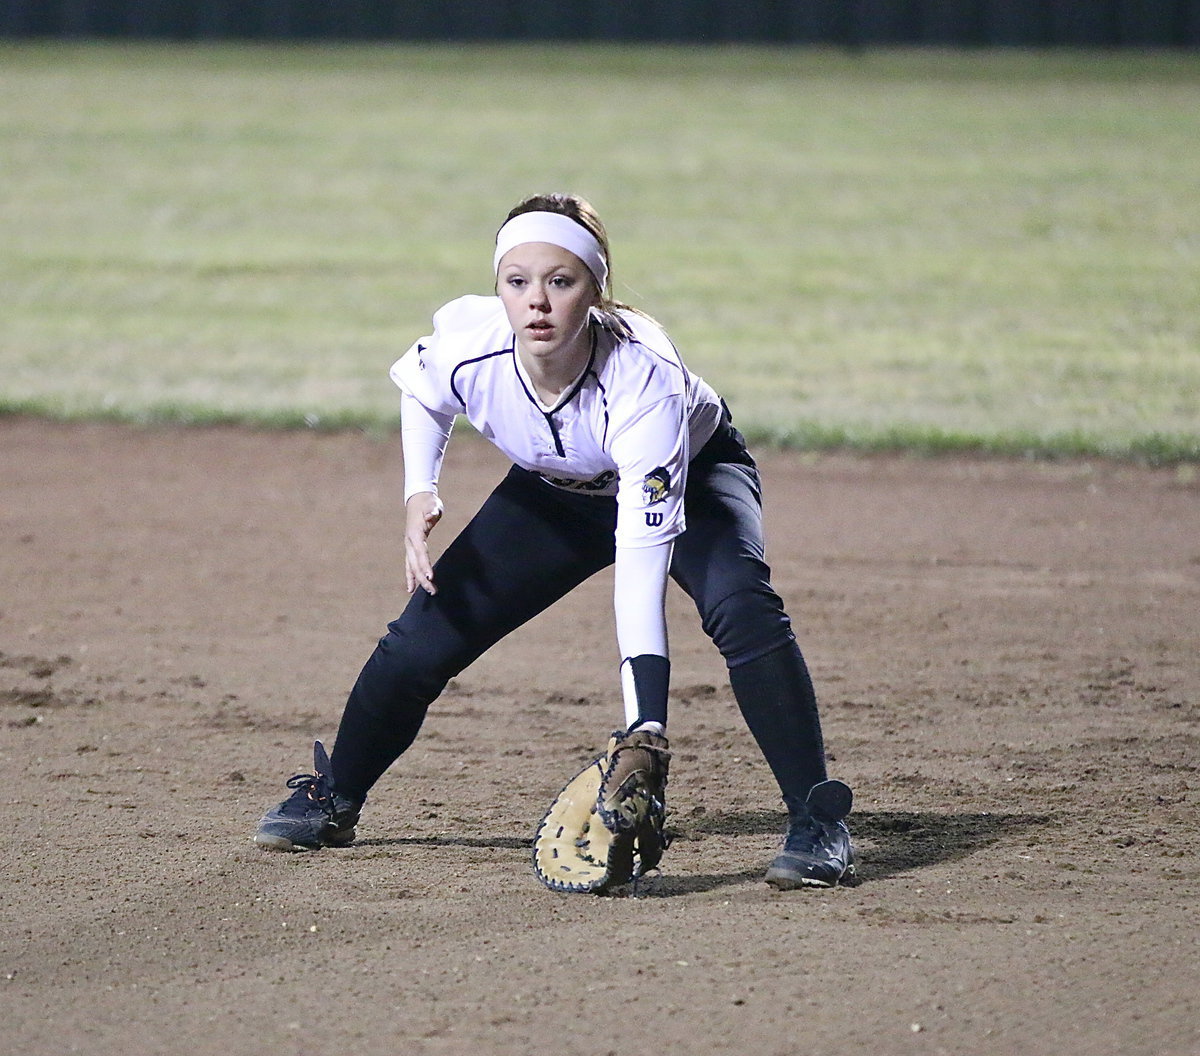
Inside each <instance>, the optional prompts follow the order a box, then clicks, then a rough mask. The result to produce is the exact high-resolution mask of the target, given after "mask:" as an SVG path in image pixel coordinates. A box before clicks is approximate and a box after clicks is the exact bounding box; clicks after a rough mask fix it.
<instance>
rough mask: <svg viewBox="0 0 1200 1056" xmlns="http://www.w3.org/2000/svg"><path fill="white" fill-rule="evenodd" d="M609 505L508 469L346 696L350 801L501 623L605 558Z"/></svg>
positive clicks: (507, 624) (545, 603)
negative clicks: (432, 587)
mask: <svg viewBox="0 0 1200 1056" xmlns="http://www.w3.org/2000/svg"><path fill="white" fill-rule="evenodd" d="M615 509H616V507H615V503H614V502H613V501H612V500H611V499H607V500H606V499H604V498H597V497H595V496H587V495H576V494H572V493H567V492H563V491H559V490H557V489H555V488H552V487H550V486H549V485H547V484H545V483H544V482H542V481H541V480H539V479H537V478H536V477H534V476H533V475H532V474H529V473H526V472H524V471H522V470H516V469H514V470H513V471H511V472H510V473H509V474H508V476H507V477H505V479H504V480H503V481H502V482H501V483H500V484H499V485H498V486H497V488H496V490H495V491H494V492H493V493H492V495H491V496H490V497H489V498H488V500H487V501H486V502H485V503H484V504H483V506H482V507H481V508H480V510H479V512H478V513H477V514H476V515H475V517H474V518H473V519H472V520H471V522H470V524H468V525H467V527H466V528H465V529H464V530H463V532H462V534H461V535H459V536H458V538H456V539H455V540H454V541H453V542H452V543H451V544H450V546H449V547H447V549H446V551H445V552H444V553H443V554H442V556H441V557H440V558H439V560H438V561H437V563H436V564H435V566H434V579H435V582H436V583H437V586H438V592H437V594H434V595H430V594H427V593H426V592H425V591H424V590H418V591H417V592H416V593H415V594H414V595H413V597H412V599H411V600H410V601H409V603H408V606H407V607H406V608H405V610H404V612H403V614H402V615H401V616H400V618H399V619H397V620H395V621H394V622H393V623H391V624H389V625H388V633H387V634H386V635H385V636H384V637H383V638H381V639H380V641H379V644H378V645H377V646H376V648H375V651H374V652H373V653H372V655H371V657H370V658H369V659H368V660H367V662H366V664H365V666H364V667H363V669H362V672H361V674H360V675H359V677H358V680H357V682H356V683H355V685H354V688H353V689H352V690H351V692H350V696H349V698H348V700H347V702H346V709H345V711H344V713H343V715H342V721H341V725H340V727H339V729H338V735H337V741H336V743H335V745H334V751H333V758H332V768H333V784H334V787H335V788H336V789H337V791H338V794H340V795H344V796H348V797H350V798H351V799H354V800H357V801H359V802H361V801H362V800H364V799H365V798H366V795H367V792H368V791H369V790H370V788H371V787H372V786H373V785H374V784H375V782H376V781H377V780H378V779H379V778H380V776H382V774H383V773H384V771H385V770H387V768H388V767H389V766H391V764H392V763H393V762H395V760H396V759H397V758H398V757H399V756H400V755H401V754H402V753H403V752H404V751H405V750H406V749H407V748H408V747H409V746H410V745H411V744H412V742H413V741H414V739H415V738H416V736H417V733H418V731H419V730H420V728H421V724H422V722H423V721H424V718H425V714H426V711H427V710H428V708H429V705H430V703H431V702H432V701H433V700H434V699H436V697H437V696H438V695H439V694H440V693H441V692H442V690H443V689H444V688H445V686H446V683H447V682H448V681H449V680H450V679H451V678H453V677H454V676H455V675H457V674H458V673H459V672H460V671H462V670H463V669H465V668H466V667H467V666H468V665H469V664H471V663H472V662H473V661H474V660H475V659H477V658H478V657H479V656H480V655H482V654H483V653H484V652H485V651H486V650H487V649H488V648H490V647H491V646H492V645H494V644H495V643H496V642H498V641H499V640H500V639H501V638H503V637H504V636H505V635H507V634H508V633H509V632H510V631H512V630H514V629H516V628H517V627H519V626H520V625H521V624H523V623H525V622H526V621H528V620H530V619H532V618H533V617H534V616H536V615H537V614H538V613H540V612H542V611H544V610H545V609H547V608H549V606H550V605H552V604H553V603H554V602H555V601H557V600H559V599H560V598H562V597H563V596H564V595H566V594H567V593H569V592H570V591H571V590H573V589H574V588H575V587H576V586H578V585H579V584H580V583H582V582H583V581H584V580H585V579H587V578H588V577H589V576H591V575H593V574H594V573H595V572H597V571H599V570H600V569H601V568H604V567H606V566H607V565H609V564H611V563H612V560H613V527H614V523H615V516H616V513H615Z"/></svg>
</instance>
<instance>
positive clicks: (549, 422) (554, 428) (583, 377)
mask: <svg viewBox="0 0 1200 1056" xmlns="http://www.w3.org/2000/svg"><path fill="white" fill-rule="evenodd" d="M516 348H517V338H516V335H515V334H514V335H513V347H512V348H509V349H506V350H505V351H506V352H512V353H513V370H514V371H515V372H516V375H517V381H519V382H520V383H521V388H522V389H524V390H525V395H526V396H528V397H529V402H530V403H532V404H533V405H534V407H536V408H537V411H538V413H539V414H540V415H541V416H542V417H543V418H545V419H546V426H547V428H548V429H549V430H550V435H551V436H552V437H553V438H554V453H555V454H556V455H558V457H559V458H566V457H567V449H566V448H565V447H563V445H562V439H561V437H560V436H559V435H558V422H556V421H555V420H554V415H555V414H557V413H558V412H559V411H561V410H562V409H563V408H564V407H565V406H566V405H567V404H568V403H570V402H571V401H572V400H573V399H575V397H576V396H577V395H578V394H579V390H580V389H582V388H583V386H584V383H585V382H586V381H587V379H588V375H589V374H592V376H593V377H594V376H595V373H594V371H593V369H592V368H593V367H594V366H595V364H596V334H595V331H593V332H592V351H591V353H590V354H589V355H588V361H587V366H586V367H584V368H583V371H582V373H581V374H580V375H579V378H578V379H577V380H576V382H575V384H574V385H572V386H571V390H570V391H569V392H568V393H567V394H566V395H565V396H563V398H562V399H561V400H559V401H558V403H556V404H555V405H554V406H553V407H551V408H550V410H548V411H543V410H542V407H541V404H540V403H539V402H538V399H537V397H536V396H535V395H534V394H533V393H532V392H530V391H529V386H528V385H526V384H525V379H524V378H523V377H522V376H521V372H520V371H519V370H517V364H516ZM492 355H500V353H498V352H494V353H492ZM479 358H480V359H487V358H489V357H487V356H480V357H479ZM468 362H477V361H475V360H469V361H468ZM462 366H465V364H463V363H460V364H459V366H458V367H455V368H454V373H458V369H459V367H462ZM450 387H451V388H453V387H454V374H451V376H450ZM602 391H603V390H602ZM455 395H456V396H457V395H458V393H457V391H455ZM458 402H459V403H462V398H461V397H459V401H458ZM463 406H464V407H466V404H463ZM604 423H605V432H607V431H608V430H607V426H608V410H607V407H606V409H605V412H604Z"/></svg>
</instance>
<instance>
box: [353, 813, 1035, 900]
mask: <svg viewBox="0 0 1200 1056" xmlns="http://www.w3.org/2000/svg"><path fill="white" fill-rule="evenodd" d="M850 822H851V833H852V834H853V837H854V840H855V844H856V847H857V850H858V863H857V864H858V875H857V877H856V878H855V879H854V880H853V881H849V883H852V884H854V885H858V884H862V883H870V882H871V881H872V880H883V879H886V878H887V877H890V876H896V875H898V874H900V873H906V872H909V871H911V870H915V869H921V868H924V867H925V866H930V865H937V864H939V863H942V862H951V861H957V860H958V859H961V858H966V857H968V856H970V855H972V854H974V853H975V852H976V851H979V850H981V849H982V848H984V847H987V846H989V845H991V844H993V843H996V842H998V841H1000V840H1002V839H1004V838H1006V837H1007V836H1010V835H1016V834H1020V833H1022V832H1024V831H1026V830H1029V829H1035V828H1040V827H1042V826H1045V825H1048V824H1050V823H1051V822H1052V818H1051V816H1050V815H1047V814H991V813H985V812H980V813H974V814H936V813H932V812H924V813H918V812H911V811H865V812H863V813H861V814H859V813H855V814H854V815H852V816H851V819H850ZM784 824H785V822H784V816H783V814H781V813H778V812H775V811H762V810H754V811H734V812H727V813H717V812H713V813H704V814H698V815H697V814H693V815H690V816H688V817H686V818H678V819H677V818H673V819H672V820H671V822H669V823H668V826H667V831H668V834H669V835H670V836H671V838H672V840H683V841H686V840H703V839H705V838H706V837H708V836H763V835H773V836H782V833H783V829H784ZM532 842H533V841H532V840H531V839H525V838H520V837H505V836H406V837H398V838H391V839H388V838H384V839H367V840H359V841H358V842H357V843H356V844H355V846H357V847H367V846H377V847H401V846H410V847H412V846H424V847H478V848H483V849H487V850H495V849H498V848H502V849H505V850H513V851H518V850H519V851H525V850H528V849H529V848H530V846H531V845H532ZM763 868H764V866H763V865H758V864H756V865H755V866H754V867H753V868H750V869H742V870H739V871H737V872H731V873H711V874H699V875H693V876H680V875H673V874H668V875H661V874H652V875H650V876H648V877H646V879H645V880H643V881H642V882H641V883H640V884H639V885H638V887H637V888H636V889H634V890H632V891H630V892H623V893H630V894H635V895H637V896H639V897H646V898H671V897H676V896H679V895H691V894H699V893H701V892H704V891H714V890H716V889H718V888H721V887H727V886H730V885H733V884H744V883H758V882H759V881H761V880H762V874H763Z"/></svg>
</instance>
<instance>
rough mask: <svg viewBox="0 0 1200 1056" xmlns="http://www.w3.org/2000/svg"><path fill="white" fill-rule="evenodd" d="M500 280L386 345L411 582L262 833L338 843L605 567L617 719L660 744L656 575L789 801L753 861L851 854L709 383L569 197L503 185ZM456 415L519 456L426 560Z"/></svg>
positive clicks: (799, 662)
mask: <svg viewBox="0 0 1200 1056" xmlns="http://www.w3.org/2000/svg"><path fill="white" fill-rule="evenodd" d="M493 266H494V269H495V274H496V293H497V296H495V297H479V296H467V297H461V298H459V299H458V300H455V301H451V302H450V303H449V304H447V305H445V306H444V307H443V308H441V309H440V310H439V311H438V312H437V313H436V314H435V315H434V333H433V335H432V336H430V337H424V338H422V339H421V340H419V341H417V342H416V343H415V344H414V345H413V346H412V347H411V348H410V349H409V350H408V351H407V352H406V353H405V355H404V356H403V357H401V359H400V360H399V361H398V362H397V363H396V364H395V366H393V368H392V371H391V375H392V379H393V381H395V383H396V384H397V385H398V386H399V388H400V390H401V434H402V439H403V447H404V471H405V511H406V529H405V538H404V547H405V575H406V581H407V587H408V591H409V593H410V594H411V595H412V597H411V599H410V601H409V603H408V605H407V606H406V608H405V609H404V612H403V613H402V614H401V616H400V617H399V619H397V620H396V621H394V622H393V623H391V624H389V625H388V633H387V634H386V635H385V636H384V637H383V638H382V639H381V640H380V641H379V644H378V646H377V647H376V649H375V651H374V653H373V654H372V655H371V657H370V658H369V659H368V660H367V663H366V665H365V666H364V667H363V669H362V673H361V674H360V675H359V677H358V680H357V682H356V683H355V685H354V687H353V689H352V691H351V693H350V696H349V699H348V700H347V702H346V707H345V711H344V713H343V715H342V719H341V724H340V726H339V729H338V734H337V740H336V742H335V744H334V750H333V755H332V759H329V758H328V757H326V755H325V752H324V749H323V748H322V747H321V745H320V743H319V742H318V743H317V745H316V748H315V758H316V766H315V770H316V772H315V773H314V774H299V775H297V776H296V777H293V778H292V779H291V780H289V782H288V786H289V787H290V788H292V789H294V792H293V794H292V796H291V797H290V798H289V799H287V800H285V801H284V802H283V803H281V804H280V805H279V806H278V807H277V808H275V809H274V810H271V811H269V812H268V813H267V814H266V815H265V816H264V817H263V819H262V821H261V822H260V824H259V827H258V832H257V834H256V836H255V841H256V842H257V843H258V844H259V845H261V846H263V847H265V848H269V849H275V850H299V849H306V848H316V847H321V846H343V845H345V844H347V843H349V842H350V841H351V840H353V838H354V832H355V826H356V824H357V822H358V819H359V812H360V809H361V808H362V805H363V803H364V802H365V801H366V798H367V793H368V792H369V791H370V789H371V788H372V786H373V785H374V784H375V782H376V781H378V780H379V778H380V776H381V775H382V774H383V773H384V771H385V770H387V769H388V767H389V766H391V764H392V763H393V762H395V761H396V759H397V758H399V756H400V755H401V754H403V752H404V751H405V750H406V749H407V748H408V747H409V745H411V744H412V743H413V741H414V739H415V738H416V736H417V732H418V730H419V729H420V727H421V724H422V721H423V720H424V718H425V714H426V711H427V710H428V708H429V705H430V704H431V703H432V702H433V701H434V700H435V699H436V698H437V696H438V695H439V694H440V693H441V692H442V690H443V689H444V688H445V686H446V683H447V682H448V681H449V680H450V679H451V678H453V677H454V676H455V675H457V674H458V673H459V672H461V671H462V670H463V669H464V668H466V667H467V666H468V665H469V664H470V663H471V662H472V661H474V660H475V659H476V658H477V657H479V656H480V655H481V654H482V653H483V652H485V651H486V650H487V649H488V648H489V647H490V646H492V645H493V644H494V643H496V642H497V641H499V640H500V639H501V638H503V637H504V636H505V635H506V634H508V633H509V632H510V631H512V630H514V629H516V628H517V627H519V626H521V624H523V623H525V622H526V621H527V620H529V619H531V618H532V617H534V616H536V615H537V614H538V613H540V612H542V611H543V610H545V609H546V608H548V607H549V606H550V605H552V604H553V603H554V602H555V601H557V600H558V599H559V598H561V597H563V596H564V595H565V594H567V593H568V592H569V591H571V590H572V589H573V588H574V587H576V586H577V585H578V584H580V583H582V582H583V581H584V580H586V579H587V578H588V577H589V576H591V575H593V574H594V573H595V572H597V571H599V570H600V569H602V568H605V567H607V566H609V565H613V564H615V568H614V575H615V588H614V608H615V616H616V631H617V644H618V647H619V650H620V656H621V662H620V683H621V688H622V695H623V700H624V708H625V724H626V726H627V727H628V731H629V732H630V733H636V734H637V735H639V736H641V737H643V740H645V738H650V739H651V740H650V741H647V742H645V743H651V742H652V743H653V744H655V745H658V746H660V747H661V748H663V749H665V747H666V740H665V730H666V726H667V698H668V686H669V676H670V662H669V659H668V650H667V627H666V618H665V615H664V599H665V592H666V584H667V578H668V576H670V578H672V579H674V580H675V581H676V582H677V583H678V584H679V585H680V586H681V587H682V588H683V589H684V590H685V591H686V592H687V594H688V595H689V597H691V598H692V600H693V601H694V602H695V604H696V607H697V609H698V611H699V614H700V619H701V621H702V626H703V628H704V630H705V632H706V633H707V634H708V635H709V636H710V637H711V638H712V640H713V642H714V643H715V644H716V646H717V648H718V649H719V650H720V652H721V655H722V657H723V658H724V660H725V662H726V665H727V667H728V669H729V680H730V684H731V686H732V689H733V692H734V695H735V697H736V698H737V702H738V705H739V707H740V709H741V711H742V714H743V716H744V718H745V721H746V723H747V725H748V726H749V728H750V731H751V732H752V734H753V735H754V738H755V740H756V741H757V743H758V745H759V748H760V749H761V750H762V753H763V755H764V756H765V758H766V760H767V763H768V765H769V766H770V768H771V771H772V773H773V774H774V776H775V778H776V780H777V781H778V783H779V787H780V790H781V792H782V795H783V800H784V803H785V804H786V806H787V809H788V814H789V824H788V829H787V833H786V836H785V838H784V844H783V847H782V849H781V850H780V852H779V854H778V856H777V857H776V858H775V860H774V861H773V862H772V863H771V865H770V867H769V868H768V870H767V873H766V881H767V883H769V884H771V885H773V886H774V887H777V888H793V887H798V886H801V885H813V886H821V887H828V886H832V885H834V884H836V883H837V882H838V881H839V880H841V879H842V878H843V877H846V876H847V875H848V874H850V873H852V872H853V851H852V847H851V842H850V835H849V831H848V830H847V828H846V825H845V822H844V820H843V819H844V817H845V816H846V814H848V813H849V810H850V803H851V794H850V790H849V788H847V787H846V786H845V785H844V784H842V783H841V782H839V781H829V780H827V778H826V772H825V755H824V747H823V743H822V738H821V726H820V720H819V717H818V713H817V704H816V699H815V696H814V693H813V687H812V683H811V680H810V678H809V673H808V670H807V667H806V665H805V663H804V659H803V657H802V656H801V653H800V649H799V647H798V645H797V643H796V639H795V636H794V635H793V633H792V627H791V623H790V621H789V619H788V616H787V614H786V612H785V611H784V608H783V604H782V602H781V601H780V599H779V597H778V595H777V594H776V593H775V591H774V590H773V589H772V587H771V583H770V570H769V568H768V567H767V564H766V562H765V560H764V553H763V531H762V504H761V494H760V490H759V478H758V471H757V469H756V467H755V463H754V460H753V458H751V456H750V454H749V452H748V451H747V450H746V446H745V443H744V441H743V438H742V436H741V434H740V433H739V432H738V431H737V430H736V429H735V428H734V427H733V425H732V422H731V419H730V414H729V411H728V409H727V408H726V406H725V404H724V402H723V401H722V400H721V399H720V398H719V397H718V396H717V394H716V393H715V392H714V391H713V390H712V388H710V387H709V386H708V385H707V384H706V383H705V382H704V381H703V380H701V379H700V378H699V377H697V376H696V375H695V374H692V373H691V372H690V371H689V370H688V369H687V368H686V367H685V366H684V364H683V362H682V361H681V359H680V357H679V354H678V352H677V351H676V350H675V347H674V346H673V345H672V344H671V341H670V340H669V338H668V337H667V335H666V334H665V333H664V332H663V330H662V329H661V328H660V327H659V326H658V325H657V324H656V323H654V322H653V321H652V320H651V319H650V318H648V317H647V316H645V315H643V314H641V313H639V312H636V311H634V310H632V309H630V308H628V307H627V306H625V305H621V304H618V303H616V302H615V301H614V300H613V297H612V292H611V291H612V286H611V280H610V277H609V246H608V239H607V236H606V233H605V230H604V227H603V225H602V224H601V222H600V219H599V217H598V216H597V215H596V213H595V211H594V210H593V209H592V207H591V206H590V205H589V204H588V203H587V202H586V201H584V200H583V199H581V198H579V197H577V196H574V195H558V194H555V195H538V196H534V197H532V198H528V199H526V200H525V201H523V202H521V203H520V204H518V205H517V206H516V207H515V208H514V209H513V210H512V211H511V212H510V213H509V215H508V218H507V219H506V221H505V223H504V224H503V226H502V227H501V228H500V231H499V233H498V234H497V236H496V246H495V253H494V257H493ZM458 414H464V415H466V417H467V418H468V419H469V420H470V422H471V424H472V425H473V426H474V427H475V428H476V429H477V430H478V431H479V432H480V433H481V434H482V435H483V436H485V437H486V438H487V439H489V440H490V441H491V442H492V443H494V444H495V445H496V446H497V447H498V448H499V449H500V450H501V451H502V452H503V453H504V454H505V455H506V456H507V457H508V458H510V459H511V460H512V461H513V463H514V465H513V466H512V468H511V469H510V470H509V471H508V474H507V475H506V476H505V477H504V478H503V480H501V482H500V483H499V485H498V486H497V487H496V489H495V491H494V492H493V493H492V494H491V496H490V497H489V498H488V499H487V501H486V502H485V503H484V504H483V506H482V507H481V508H480V509H479V511H478V513H476V515H475V516H474V518H473V519H472V520H471V522H470V523H469V524H468V525H467V527H466V528H465V529H464V530H463V532H462V534H461V535H459V537H458V538H457V539H455V540H454V541H453V542H452V543H451V544H450V545H449V547H448V548H447V549H446V550H445V552H444V553H443V554H442V556H441V557H440V558H439V560H438V561H437V562H436V564H435V563H433V562H431V560H430V554H429V546H428V537H429V534H430V532H431V531H432V530H433V529H434V527H435V526H436V525H437V523H438V521H439V520H440V518H441V516H442V502H441V499H440V498H439V496H438V476H439V471H440V468H441V464H442V457H443V454H444V452H445V449H446V444H447V441H448V440H449V437H450V432H451V426H452V424H453V421H454V418H455V416H456V415H458Z"/></svg>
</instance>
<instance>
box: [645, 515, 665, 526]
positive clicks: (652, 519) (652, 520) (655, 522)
mask: <svg viewBox="0 0 1200 1056" xmlns="http://www.w3.org/2000/svg"><path fill="white" fill-rule="evenodd" d="M662 522H663V515H662V514H661V513H647V514H646V524H648V525H649V526H650V527H651V528H657V527H658V526H659V525H660V524H662Z"/></svg>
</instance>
